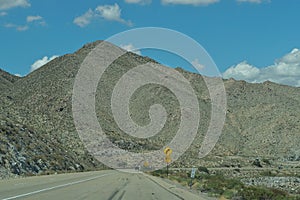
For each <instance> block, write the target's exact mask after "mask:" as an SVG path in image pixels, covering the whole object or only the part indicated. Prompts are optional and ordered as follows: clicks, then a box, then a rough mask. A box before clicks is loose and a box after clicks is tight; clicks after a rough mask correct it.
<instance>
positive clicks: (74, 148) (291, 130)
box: [0, 41, 300, 176]
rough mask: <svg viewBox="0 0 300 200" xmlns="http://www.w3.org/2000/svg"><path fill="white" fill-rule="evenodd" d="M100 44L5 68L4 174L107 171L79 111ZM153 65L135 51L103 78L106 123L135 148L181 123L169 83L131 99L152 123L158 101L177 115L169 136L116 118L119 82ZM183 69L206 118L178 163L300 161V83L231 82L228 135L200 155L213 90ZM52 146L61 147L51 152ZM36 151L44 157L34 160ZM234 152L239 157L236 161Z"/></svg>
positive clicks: (159, 141) (153, 145)
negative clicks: (82, 80)
mask: <svg viewBox="0 0 300 200" xmlns="http://www.w3.org/2000/svg"><path fill="white" fill-rule="evenodd" d="M100 42H102V41H96V42H93V43H89V44H86V45H84V46H83V47H82V48H80V49H79V50H77V51H76V52H74V53H73V54H66V55H64V56H61V57H58V58H56V59H54V60H52V61H50V62H49V63H47V64H46V65H44V66H42V67H41V68H39V69H37V70H35V71H33V72H32V73H30V74H28V75H27V76H25V77H22V78H18V77H14V76H13V75H7V73H5V72H3V71H2V70H1V71H0V89H1V91H5V92H3V93H2V95H1V96H0V101H1V105H2V106H1V107H0V109H1V110H0V111H1V112H0V120H1V121H0V122H1V123H0V125H1V127H0V130H1V132H0V137H1V141H6V142H1V146H0V153H1V158H0V162H1V163H0V164H1V165H0V171H1V170H2V171H3V170H4V171H6V173H5V174H6V176H9V174H10V175H13V174H18V175H23V174H40V173H47V172H49V173H50V172H57V171H84V170H91V169H98V168H104V166H103V165H102V164H101V163H100V162H99V161H97V160H96V159H95V158H93V157H92V156H91V155H90V154H89V153H88V152H87V150H86V149H85V147H84V145H83V144H82V142H81V141H80V139H79V137H78V134H77V132H76V129H75V126H74V122H73V116H72V91H73V83H74V79H75V76H76V74H77V71H78V69H79V67H80V64H81V63H82V62H83V60H84V59H85V57H86V56H87V55H88V53H89V52H90V51H91V50H92V49H93V48H95V46H96V45H97V44H99V43H100ZM147 62H155V63H157V62H156V61H154V60H153V59H151V58H147V57H142V56H139V55H136V54H134V53H131V52H127V53H126V54H124V55H123V56H121V57H120V58H118V59H117V60H116V61H114V62H113V63H112V64H111V66H110V67H109V69H108V70H107V71H106V73H105V74H104V77H103V79H102V78H101V80H102V82H101V84H102V87H100V88H99V87H98V88H97V93H96V96H95V98H96V102H98V103H97V105H96V112H97V117H98V120H99V123H100V124H101V127H103V129H104V131H105V133H106V134H107V136H108V137H109V138H110V140H111V141H112V142H113V143H114V144H116V145H118V146H119V147H120V148H124V149H127V150H129V151H136V152H139V151H141V150H148V151H150V150H155V149H159V148H161V147H162V146H163V145H164V144H165V143H166V142H168V141H169V140H170V139H169V138H172V137H173V136H174V133H176V128H177V127H178V123H179V122H178V121H180V113H179V109H178V106H179V104H178V102H177V101H176V97H175V96H174V95H172V93H170V91H168V89H167V88H164V87H160V86H157V85H148V86H145V87H142V88H141V89H140V90H139V91H137V93H135V94H134V96H133V97H132V99H131V109H132V114H133V119H134V120H135V121H137V123H138V124H140V125H144V124H147V122H149V116H148V109H147V108H149V106H150V105H153V103H159V104H162V105H163V106H164V107H165V108H166V110H167V111H168V112H169V116H170V117H168V119H167V124H166V126H165V127H164V129H163V130H162V133H160V134H158V135H157V136H156V137H151V138H149V139H146V140H139V139H135V138H132V137H124V134H123V132H122V131H121V130H120V129H119V128H118V127H117V125H116V123H115V122H114V121H113V120H114V119H113V116H112V114H111V111H110V110H109V109H108V108H107V105H110V95H111V91H112V89H113V86H114V84H115V83H116V81H117V80H118V78H120V77H121V75H122V74H123V73H125V72H126V71H128V70H130V69H132V68H133V67H135V66H137V65H140V64H145V63H147ZM161 67H164V66H161ZM176 70H177V71H178V72H180V73H181V74H182V75H183V76H184V77H185V78H186V79H187V80H189V81H190V82H191V85H192V87H193V89H194V90H195V92H196V95H197V98H198V100H199V107H200V108H201V110H200V112H201V113H200V114H201V116H202V117H201V119H202V121H201V122H200V124H199V125H200V126H199V127H200V128H199V130H198V134H197V136H196V138H195V140H194V142H193V144H192V145H191V147H190V148H189V150H188V151H187V152H186V153H185V154H184V155H183V156H182V157H181V158H180V159H179V160H178V161H176V162H174V163H173V166H175V167H181V166H185V167H188V166H193V165H198V166H199V165H206V166H214V167H216V166H222V165H223V164H224V162H234V163H239V164H240V165H242V166H246V165H249V162H251V161H252V160H253V159H255V158H256V157H260V158H268V159H270V160H271V161H274V163H277V162H281V161H299V160H300V149H299V147H298V144H299V143H300V141H299V138H300V137H299V133H300V121H299V120H300V117H299V113H300V110H299V106H298V105H300V88H297V87H290V86H284V85H279V84H275V83H272V82H264V83H257V84H251V83H247V82H245V81H235V80H233V79H228V80H224V85H225V88H226V94H227V102H228V105H227V117H226V122H225V126H224V129H223V134H222V135H221V138H220V140H219V142H218V144H217V145H216V147H215V149H214V150H213V151H212V152H211V153H210V154H209V155H208V157H207V158H205V159H202V160H199V159H197V155H198V152H197V150H198V149H199V148H200V146H201V141H203V137H204V135H205V134H206V131H207V127H208V124H209V118H210V111H211V102H210V97H209V92H208V90H207V87H206V85H205V82H204V81H203V78H202V77H201V75H199V74H194V73H190V72H186V71H184V70H182V69H176ZM2 74H4V75H3V76H2ZM8 88H10V89H8ZM8 96H9V97H8ZM101 105H106V106H101ZM145 108H146V109H145ZM24 127H25V128H24ZM30 134H31V135H33V136H36V139H35V140H34V141H35V144H36V145H35V146H33V147H32V148H28V146H30V142H29V141H30V137H29V135H30ZM18 135H22V138H23V140H26V142H22V138H19V137H17V136H18ZM47 145H48V146H53V145H54V146H55V145H56V146H57V147H58V148H57V150H52V151H50V149H49V148H48V147H47ZM39 146H41V148H39ZM35 149H38V150H37V151H34V150H35ZM63 152H64V154H65V155H63ZM36 154H39V155H44V156H41V157H42V158H39V159H31V158H30V157H32V156H33V155H36ZM57 157H59V158H60V159H56V158H57ZM231 157H237V159H236V160H234V161H233V160H232V159H231ZM24 158H25V161H24ZM227 158H228V159H227ZM55 160H60V162H59V163H56V162H55ZM51 161H52V162H51ZM26 163H27V164H26Z"/></svg>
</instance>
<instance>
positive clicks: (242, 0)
mask: <svg viewBox="0 0 300 200" xmlns="http://www.w3.org/2000/svg"><path fill="white" fill-rule="evenodd" d="M236 1H237V2H241V3H244V2H248V3H257V4H260V3H263V2H270V1H271V0H236Z"/></svg>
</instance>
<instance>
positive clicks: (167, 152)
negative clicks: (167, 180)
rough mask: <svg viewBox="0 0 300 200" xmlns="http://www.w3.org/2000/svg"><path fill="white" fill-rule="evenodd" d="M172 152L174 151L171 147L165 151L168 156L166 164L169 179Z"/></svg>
mask: <svg viewBox="0 0 300 200" xmlns="http://www.w3.org/2000/svg"><path fill="white" fill-rule="evenodd" d="M172 152H173V151H172V149H171V148H170V147H166V148H165V149H164V153H165V154H166V157H165V162H166V163H167V177H169V164H170V163H171V162H172V159H171V153H172Z"/></svg>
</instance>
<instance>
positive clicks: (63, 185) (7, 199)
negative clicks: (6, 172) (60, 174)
mask: <svg viewBox="0 0 300 200" xmlns="http://www.w3.org/2000/svg"><path fill="white" fill-rule="evenodd" d="M111 174H115V173H108V174H103V175H100V176H96V177H93V178H88V179H84V180H80V181H74V182H71V183H66V184H62V185H57V186H53V187H49V188H44V189H41V190H36V191H33V192H28V193H25V194H19V195H17V196H12V197H8V198H4V199H2V200H10V199H17V198H20V197H26V196H29V195H33V194H38V193H41V192H46V191H49V190H54V189H57V188H63V187H67V186H71V185H75V184H79V183H83V182H87V181H91V180H94V179H97V178H100V177H104V176H108V175H111Z"/></svg>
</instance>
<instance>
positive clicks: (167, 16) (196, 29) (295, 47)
mask: <svg viewBox="0 0 300 200" xmlns="http://www.w3.org/2000/svg"><path fill="white" fill-rule="evenodd" d="M299 10H300V3H299V1H297V0H287V1H280V0H157V1H155V0H152V1H151V0H119V1H112V0H109V1H108V0H103V1H99V0H98V1H97V0H89V1H76V0H72V1H71V0H60V1H58V0H43V1H38V0H0V32H1V37H0V44H1V54H0V68H2V69H4V70H6V71H8V72H10V73H12V74H20V75H26V74H28V73H29V72H30V71H32V70H34V69H35V68H38V67H39V66H40V65H41V64H44V63H46V62H47V61H48V60H49V59H51V58H54V57H55V56H61V55H64V54H67V53H72V52H74V51H76V50H77V49H79V48H80V47H82V46H83V45H84V44H85V43H88V42H92V41H95V40H100V39H106V38H108V37H110V36H112V35H114V34H117V33H119V32H122V31H126V30H129V29H132V28H140V27H149V26H151V27H164V28H169V29H173V30H176V31H179V32H182V33H184V34H186V35H188V36H190V37H191V38H193V39H195V40H196V41H197V42H199V43H200V44H201V45H202V46H203V47H204V48H205V49H206V50H207V52H208V53H209V54H210V55H211V57H212V58H213V60H214V61H215V63H216V64H217V66H218V68H219V70H220V71H221V73H223V75H224V77H225V78H230V77H233V78H235V79H242V80H247V81H249V82H263V81H265V80H271V81H273V82H278V83H283V84H288V85H293V86H300V51H299V48H300V26H299V19H300V12H299ZM142 53H143V54H147V52H145V53H144V52H142ZM148 54H149V55H150V56H152V57H154V58H156V59H158V60H159V61H160V62H162V63H164V64H167V65H172V66H173V65H174V60H173V62H172V60H170V59H169V58H168V56H165V57H164V55H160V56H159V55H158V53H157V52H156V53H153V52H152V53H151V52H148ZM164 59H165V60H164Z"/></svg>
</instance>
